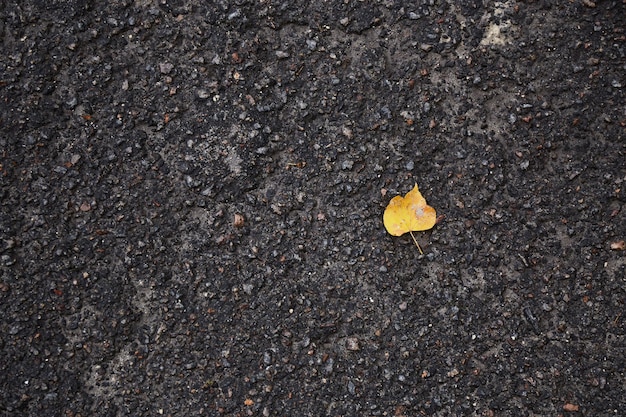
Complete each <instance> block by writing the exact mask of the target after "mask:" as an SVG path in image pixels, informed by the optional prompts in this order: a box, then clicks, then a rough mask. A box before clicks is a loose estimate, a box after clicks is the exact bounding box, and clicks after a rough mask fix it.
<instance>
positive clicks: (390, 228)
mask: <svg viewBox="0 0 626 417" xmlns="http://www.w3.org/2000/svg"><path fill="white" fill-rule="evenodd" d="M436 222H437V213H436V212H435V209H434V208H432V207H431V206H429V205H428V204H426V199H424V197H422V194H421V193H420V191H419V188H418V187H417V184H415V187H413V189H412V190H411V191H409V192H408V193H407V194H406V195H405V196H404V197H402V196H399V195H398V196H395V197H394V198H392V199H391V201H390V202H389V204H388V205H387V208H386V209H385V213H384V214H383V223H384V224H385V229H387V232H389V234H390V235H392V236H401V235H403V234H405V233H407V232H419V231H422V230H428V229H432V228H433V226H434V225H435V223H436Z"/></svg>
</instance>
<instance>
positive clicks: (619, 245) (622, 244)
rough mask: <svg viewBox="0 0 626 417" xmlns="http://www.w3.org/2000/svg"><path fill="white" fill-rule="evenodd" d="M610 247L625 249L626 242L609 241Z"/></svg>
mask: <svg viewBox="0 0 626 417" xmlns="http://www.w3.org/2000/svg"><path fill="white" fill-rule="evenodd" d="M611 249H613V250H624V249H626V242H624V241H623V240H618V241H617V242H611Z"/></svg>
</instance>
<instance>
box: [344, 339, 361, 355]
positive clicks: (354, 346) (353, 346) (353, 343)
mask: <svg viewBox="0 0 626 417" xmlns="http://www.w3.org/2000/svg"><path fill="white" fill-rule="evenodd" d="M346 349H348V350H349V351H352V352H356V351H357V350H359V349H360V347H359V339H357V338H356V337H349V338H347V339H346Z"/></svg>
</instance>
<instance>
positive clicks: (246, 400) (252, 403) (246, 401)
mask: <svg viewBox="0 0 626 417" xmlns="http://www.w3.org/2000/svg"><path fill="white" fill-rule="evenodd" d="M243 403H244V404H245V405H247V406H248V407H250V406H251V405H254V401H252V400H251V399H250V398H246V399H245V401H244V402H243Z"/></svg>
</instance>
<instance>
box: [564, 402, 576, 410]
mask: <svg viewBox="0 0 626 417" xmlns="http://www.w3.org/2000/svg"><path fill="white" fill-rule="evenodd" d="M579 408H580V407H579V406H578V405H576V404H570V403H567V404H565V405H564V406H563V410H565V411H578V410H579Z"/></svg>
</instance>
